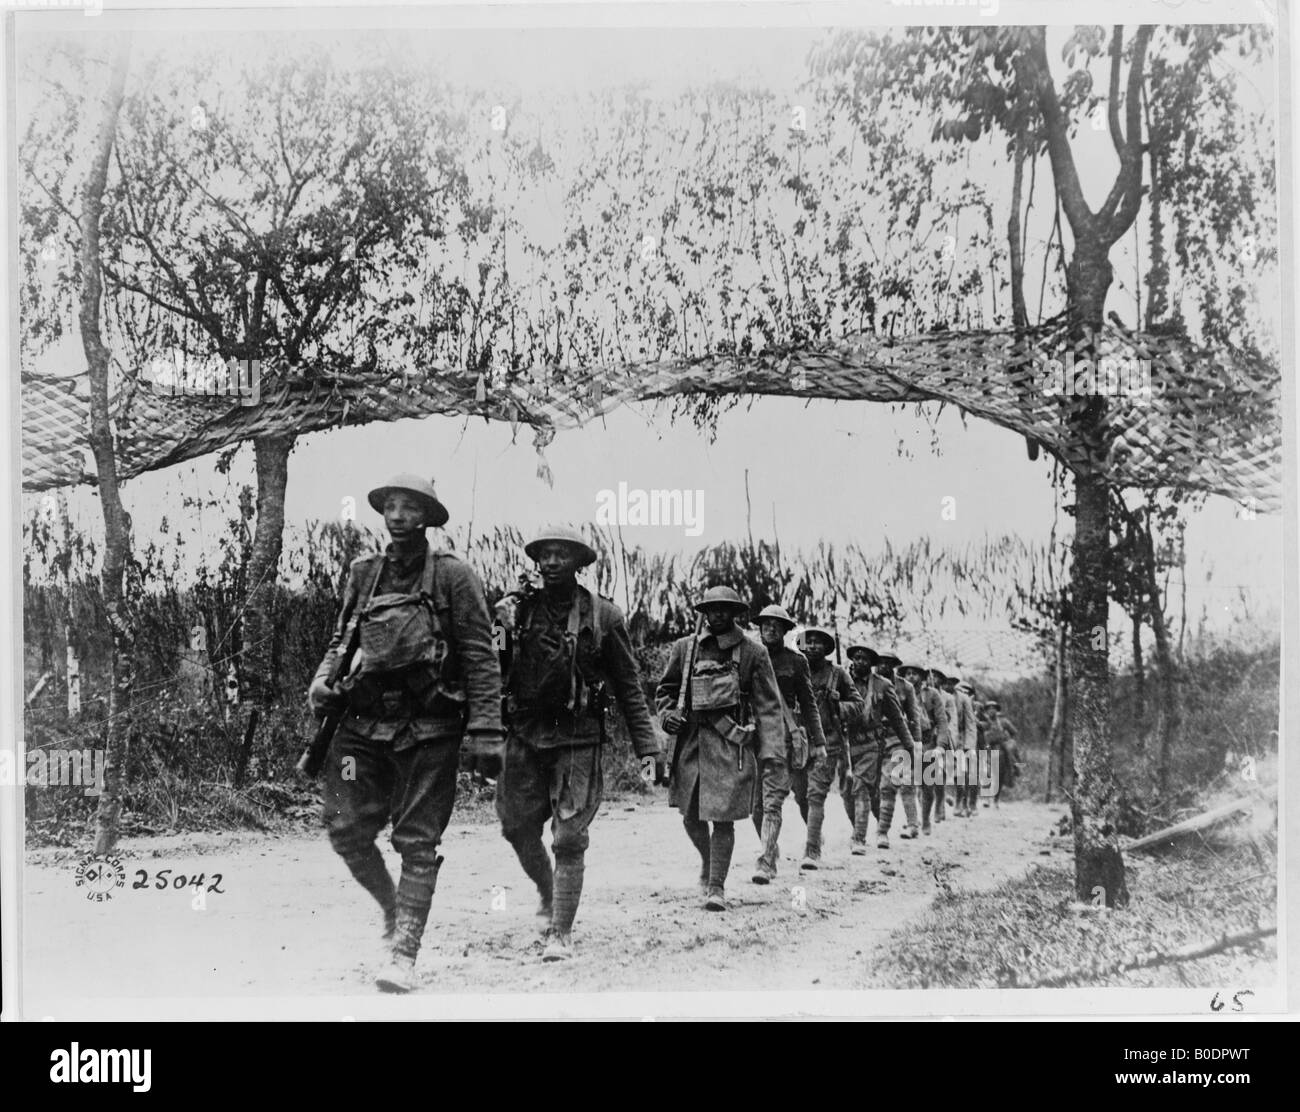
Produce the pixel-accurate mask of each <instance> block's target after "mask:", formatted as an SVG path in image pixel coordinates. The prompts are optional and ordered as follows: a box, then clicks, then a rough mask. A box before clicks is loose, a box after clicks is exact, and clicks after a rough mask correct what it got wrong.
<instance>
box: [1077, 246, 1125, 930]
mask: <svg viewBox="0 0 1300 1112" xmlns="http://www.w3.org/2000/svg"><path fill="white" fill-rule="evenodd" d="M1112 277H1113V271H1112V269H1111V266H1110V262H1109V260H1108V258H1107V251H1106V248H1105V247H1102V246H1100V245H1097V244H1091V243H1079V244H1077V245H1076V248H1075V254H1074V258H1073V259H1072V260H1071V262H1070V267H1069V271H1068V273H1067V280H1068V294H1069V311H1070V318H1071V324H1072V326H1073V327H1072V329H1071V332H1072V338H1073V339H1074V340H1075V341H1076V342H1077V341H1079V340H1082V339H1084V338H1085V337H1088V336H1090V335H1092V334H1094V333H1095V331H1096V330H1098V329H1100V327H1101V324H1102V314H1103V311H1104V308H1105V303H1106V291H1107V289H1109V287H1110V283H1111V279H1112ZM1082 354H1085V355H1087V356H1089V357H1091V355H1092V352H1091V350H1090V349H1089V348H1088V347H1085V348H1084V350H1083V352H1082ZM1104 416H1105V399H1104V398H1102V397H1091V398H1088V399H1087V400H1086V401H1085V402H1083V404H1082V406H1081V407H1080V408H1079V409H1078V410H1077V411H1075V412H1074V413H1072V414H1071V422H1072V425H1073V427H1074V430H1075V433H1076V435H1078V436H1079V438H1080V439H1081V441H1082V442H1083V444H1084V445H1085V446H1086V447H1087V448H1088V449H1089V457H1090V458H1089V460H1088V465H1087V466H1086V469H1085V470H1082V471H1079V472H1076V474H1075V480H1074V493H1075V511H1074V542H1073V546H1072V550H1071V557H1072V568H1071V577H1070V580H1071V610H1072V617H1073V621H1072V623H1071V627H1070V679H1071V687H1072V690H1071V696H1072V698H1071V712H1072V713H1071V723H1070V725H1071V739H1070V740H1071V742H1072V746H1073V751H1074V796H1073V812H1074V816H1073V817H1074V869H1075V873H1074V884H1075V894H1076V896H1077V897H1078V899H1079V900H1080V901H1082V902H1084V903H1091V902H1094V899H1095V896H1096V895H1097V892H1098V889H1100V890H1101V895H1102V899H1103V900H1104V902H1105V905H1106V906H1107V907H1123V906H1125V905H1126V904H1127V903H1128V886H1127V884H1126V883H1125V879H1124V860H1123V858H1122V857H1121V856H1120V852H1119V841H1118V835H1119V830H1118V822H1117V818H1118V810H1119V793H1118V787H1117V785H1116V783H1115V772H1114V767H1113V764H1112V760H1111V751H1110V645H1109V628H1108V623H1109V612H1110V486H1109V483H1108V482H1107V479H1106V476H1105V473H1104V471H1103V469H1102V466H1101V465H1102V461H1103V459H1104V456H1105V436H1104V432H1105V429H1104Z"/></svg>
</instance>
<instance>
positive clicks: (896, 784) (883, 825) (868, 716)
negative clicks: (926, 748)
mask: <svg viewBox="0 0 1300 1112" xmlns="http://www.w3.org/2000/svg"><path fill="white" fill-rule="evenodd" d="M873 655H874V656H875V657H876V661H877V663H876V670H875V672H874V673H872V675H871V681H870V682H871V690H870V696H869V698H868V701H867V706H866V711H865V713H864V715H863V720H864V722H865V723H866V731H867V736H868V737H869V738H870V739H871V740H872V741H873V743H874V745H875V747H876V749H877V752H878V753H879V757H878V760H879V762H880V765H879V767H880V775H879V778H880V788H879V799H880V804H879V809H880V817H879V819H878V820H877V823H876V845H877V847H878V848H880V849H888V848H889V828H890V827H891V826H892V825H893V822H894V802H895V799H896V798H901V799H902V802H903V814H904V815H905V816H906V818H907V824H906V825H905V826H904V828H903V832H902V833H901V834H900V835H899V837H900V838H915V837H916V836H917V834H919V833H920V828H919V826H918V825H917V818H916V791H915V789H914V786H913V783H912V781H913V779H914V778H915V776H914V772H915V764H916V762H915V759H914V753H915V751H916V743H915V742H914V741H913V734H912V725H911V723H910V722H909V720H908V715H907V713H906V711H905V710H904V700H905V698H906V692H903V693H902V694H900V689H899V687H898V686H897V684H896V682H895V677H894V664H895V663H901V662H900V661H899V659H898V657H897V656H895V655H894V654H893V653H877V654H873ZM913 698H914V699H915V697H913ZM915 721H916V724H917V726H918V727H919V726H920V720H919V718H918V719H916V720H915ZM859 819H860V820H861V816H859ZM854 834H855V839H856V838H858V836H859V834H860V845H858V846H857V847H856V848H855V850H854V852H856V853H860V854H861V853H866V852H867V846H866V836H867V824H866V823H865V822H862V821H859V824H858V825H857V827H856V828H855V830H854Z"/></svg>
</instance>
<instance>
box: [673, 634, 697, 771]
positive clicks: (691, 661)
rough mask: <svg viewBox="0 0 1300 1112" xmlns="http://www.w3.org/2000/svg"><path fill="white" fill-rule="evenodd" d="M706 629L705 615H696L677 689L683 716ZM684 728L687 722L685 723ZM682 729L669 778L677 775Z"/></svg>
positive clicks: (679, 712) (674, 744)
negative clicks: (703, 633)
mask: <svg viewBox="0 0 1300 1112" xmlns="http://www.w3.org/2000/svg"><path fill="white" fill-rule="evenodd" d="M703 629H704V615H703V614H697V615H696V616H695V635H694V636H693V637H692V638H691V647H690V650H689V651H688V653H687V656H686V671H685V672H683V673H682V685H681V687H680V688H678V690H677V713H678V714H680V715H681V716H682V717H683V718H685V717H686V692H687V690H688V689H689V688H690V685H691V673H692V672H694V671H695V651H696V649H698V648H699V645H700V631H701V630H703ZM682 728H683V729H685V724H684V723H683V727H682ZM681 738H682V731H681V730H678V731H677V733H675V734H674V735H673V755H672V759H671V760H670V761H669V762H668V779H669V781H671V780H672V778H673V777H674V776H676V775H677V751H678V750H679V749H680V748H681Z"/></svg>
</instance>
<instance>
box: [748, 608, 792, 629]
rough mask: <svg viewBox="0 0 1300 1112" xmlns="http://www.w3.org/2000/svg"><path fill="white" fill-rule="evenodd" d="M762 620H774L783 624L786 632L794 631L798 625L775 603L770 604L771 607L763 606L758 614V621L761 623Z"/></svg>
mask: <svg viewBox="0 0 1300 1112" xmlns="http://www.w3.org/2000/svg"><path fill="white" fill-rule="evenodd" d="M764 618H775V619H776V620H777V621H778V622H784V623H785V628H786V630H787V631H788V630H791V629H794V627H795V626H796V625H798V624H799V623H798V622H796V621H795V620H794V619H793V618H792V617H790V615H789V614H788V613H787V612H786V609H785V607H784V606H777V605H776V603H772V605H771V606H764V607H763V609H762V610H760V611H759V612H758V620H759V621H760V622H761V621H763V619H764Z"/></svg>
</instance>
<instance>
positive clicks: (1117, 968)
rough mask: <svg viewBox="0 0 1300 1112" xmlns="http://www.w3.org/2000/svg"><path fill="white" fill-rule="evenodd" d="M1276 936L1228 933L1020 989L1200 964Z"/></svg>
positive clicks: (1261, 930)
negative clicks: (1174, 964) (1177, 964)
mask: <svg viewBox="0 0 1300 1112" xmlns="http://www.w3.org/2000/svg"><path fill="white" fill-rule="evenodd" d="M1275 934H1277V927H1276V926H1272V927H1257V928H1256V929H1255V930H1253V931H1244V932H1242V933H1241V934H1225V935H1224V936H1223V937H1222V938H1219V939H1217V940H1214V941H1211V942H1204V941H1202V942H1193V943H1192V944H1191V945H1189V946H1184V947H1183V948H1182V949H1180V950H1174V951H1173V952H1172V953H1162V952H1161V951H1159V950H1152V951H1150V952H1149V953H1146V954H1143V955H1142V956H1140V957H1136V958H1125V959H1123V960H1121V961H1115V962H1111V963H1110V964H1109V965H1098V964H1097V963H1096V962H1095V961H1094V962H1092V963H1090V964H1087V965H1077V966H1075V967H1074V968H1073V969H1062V970H1057V971H1056V972H1053V973H1049V974H1048V975H1047V976H1046V977H1040V978H1039V979H1038V980H1036V981H1031V982H1030V983H1028V984H1024V985H1019V986H1018V987H1020V988H1060V987H1062V986H1063V985H1067V984H1069V983H1070V982H1071V981H1095V980H1098V979H1100V978H1102V977H1112V976H1114V975H1115V974H1117V973H1129V972H1131V971H1132V970H1134V969H1147V968H1150V967H1151V966H1153V965H1165V964H1168V963H1170V962H1182V961H1196V960H1197V959H1198V958H1204V957H1209V956H1210V955H1211V954H1221V953H1223V952H1224V951H1225V950H1231V949H1234V948H1235V947H1237V946H1248V945H1250V944H1251V943H1252V942H1259V941H1260V940H1261V939H1264V938H1268V937H1269V936H1270V935H1275Z"/></svg>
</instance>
